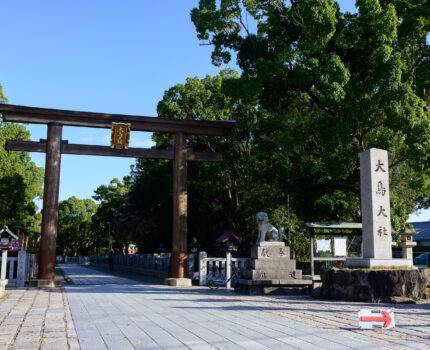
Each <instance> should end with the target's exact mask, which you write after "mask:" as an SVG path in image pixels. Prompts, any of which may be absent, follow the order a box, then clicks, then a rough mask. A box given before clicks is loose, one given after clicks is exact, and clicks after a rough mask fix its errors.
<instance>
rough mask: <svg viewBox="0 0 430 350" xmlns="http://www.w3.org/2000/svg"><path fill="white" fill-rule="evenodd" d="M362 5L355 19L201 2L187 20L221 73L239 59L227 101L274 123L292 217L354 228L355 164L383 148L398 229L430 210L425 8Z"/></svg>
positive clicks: (317, 3)
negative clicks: (248, 103)
mask: <svg viewBox="0 0 430 350" xmlns="http://www.w3.org/2000/svg"><path fill="white" fill-rule="evenodd" d="M356 6H357V8H358V12H357V13H354V14H351V13H342V12H341V11H340V10H339V6H338V4H337V3H336V2H334V1H332V0H296V1H288V2H287V1H281V0H269V1H267V0H252V1H249V0H242V1H241V0H221V1H215V0H201V1H200V3H199V7H198V8H195V9H193V10H192V12H191V18H192V21H193V22H194V24H195V27H196V30H197V33H198V38H199V39H201V40H202V41H204V42H206V43H209V44H211V45H213V46H214V50H213V54H212V61H213V63H214V64H215V65H220V64H221V63H228V62H229V61H230V60H231V58H232V53H234V54H236V55H237V64H238V65H239V67H240V68H241V69H242V74H241V77H240V78H239V79H234V80H230V81H226V82H225V84H224V88H225V91H227V92H228V94H229V95H230V96H241V97H242V98H245V97H248V96H249V97H251V98H255V99H257V100H258V103H259V105H261V106H262V107H263V108H265V109H267V110H268V111H270V112H271V113H273V114H274V115H276V118H277V120H278V122H277V123H274V124H273V128H272V132H271V133H270V136H271V138H272V140H274V141H275V143H277V144H278V145H280V146H282V147H284V149H285V150H286V151H287V152H288V157H289V161H290V162H291V163H292V166H291V167H290V187H291V190H292V192H293V195H294V203H295V204H294V205H295V207H296V210H297V214H298V215H299V216H300V217H301V218H303V219H304V220H316V219H319V220H354V221H359V220H360V210H359V201H358V190H359V163H358V159H359V158H358V155H359V153H360V152H361V151H363V150H365V149H369V148H372V147H376V148H383V149H386V150H388V152H389V156H390V164H391V168H390V177H391V199H392V211H393V216H392V217H393V225H394V226H395V227H396V228H399V227H400V226H402V225H404V222H405V220H406V217H407V214H409V213H410V212H411V211H413V210H414V209H415V207H416V206H417V205H418V206H421V207H428V206H429V204H430V203H429V175H430V173H429V169H430V123H429V118H430V46H429V42H428V35H429V32H430V2H429V1H427V0H416V1H415V0H414V1H412V0H393V1H389V0H384V1H382V0H381V1H378V0H357V1H356ZM248 20H249V21H248ZM249 22H251V23H256V26H255V27H256V29H255V31H254V32H253V30H252V28H251V27H252V26H251V27H250V26H248V25H247V23H249Z"/></svg>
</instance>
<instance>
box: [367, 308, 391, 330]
mask: <svg viewBox="0 0 430 350" xmlns="http://www.w3.org/2000/svg"><path fill="white" fill-rule="evenodd" d="M382 313H383V314H384V317H382V316H361V321H363V322H385V323H384V328H387V327H388V326H389V325H390V323H391V316H390V314H389V313H388V312H387V311H382Z"/></svg>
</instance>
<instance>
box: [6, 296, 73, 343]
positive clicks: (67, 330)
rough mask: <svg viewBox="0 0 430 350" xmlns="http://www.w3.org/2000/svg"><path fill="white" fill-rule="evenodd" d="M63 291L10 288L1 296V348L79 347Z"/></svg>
mask: <svg viewBox="0 0 430 350" xmlns="http://www.w3.org/2000/svg"><path fill="white" fill-rule="evenodd" d="M79 348H80V347H79V343H78V338H77V335H76V332H75V327H74V325H73V320H72V316H71V314H70V309H69V306H68V302H67V297H66V294H65V293H64V290H61V289H56V290H55V289H52V290H41V289H17V290H14V289H10V290H7V291H6V295H5V297H4V298H0V349H26V350H27V349H29V350H30V349H43V350H45V349H46V350H48V349H50V350H63V349H72V350H75V349H79Z"/></svg>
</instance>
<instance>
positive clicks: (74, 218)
mask: <svg viewBox="0 0 430 350" xmlns="http://www.w3.org/2000/svg"><path fill="white" fill-rule="evenodd" d="M96 211H97V204H96V203H95V202H94V201H92V200H91V199H78V198H76V197H70V198H69V199H67V200H65V201H61V202H60V203H59V204H58V231H57V232H58V233H57V245H58V246H59V253H62V252H63V251H64V249H67V251H68V254H69V255H73V256H77V255H88V254H89V253H92V252H93V249H94V247H95V243H96V238H97V237H95V236H94V234H93V230H92V216H93V215H94V214H95V212H96Z"/></svg>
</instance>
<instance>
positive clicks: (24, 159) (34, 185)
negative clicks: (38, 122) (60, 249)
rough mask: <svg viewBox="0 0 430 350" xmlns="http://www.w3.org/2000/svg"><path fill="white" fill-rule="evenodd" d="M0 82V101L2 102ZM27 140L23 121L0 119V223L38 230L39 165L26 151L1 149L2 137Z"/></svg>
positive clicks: (41, 172)
mask: <svg viewBox="0 0 430 350" xmlns="http://www.w3.org/2000/svg"><path fill="white" fill-rule="evenodd" d="M6 102H7V99H6V98H5V96H4V95H3V92H2V87H1V85H0V103H6ZM10 139H12V140H30V132H29V131H28V130H27V129H26V128H25V126H23V125H18V124H15V123H5V122H3V121H1V120H0V225H9V226H13V225H20V226H24V227H26V228H27V229H28V230H29V231H31V232H40V219H41V218H40V214H39V213H36V211H37V207H36V205H35V203H34V199H35V198H36V197H42V184H43V168H40V167H37V166H36V164H35V163H34V162H32V161H31V158H30V155H29V154H28V153H27V152H9V151H6V150H5V142H6V140H10Z"/></svg>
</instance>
